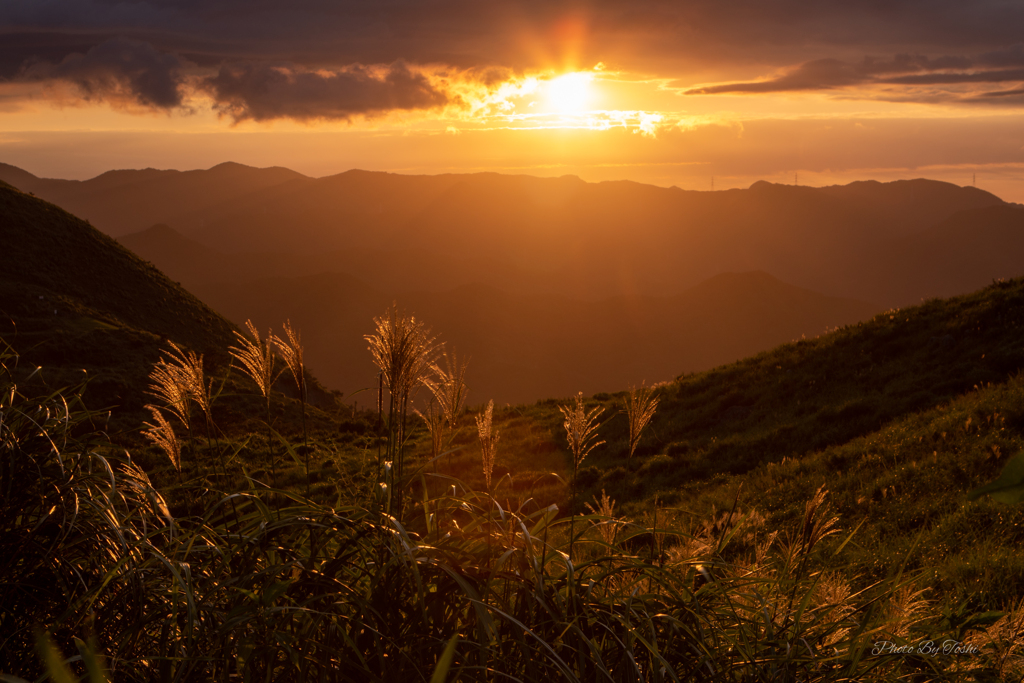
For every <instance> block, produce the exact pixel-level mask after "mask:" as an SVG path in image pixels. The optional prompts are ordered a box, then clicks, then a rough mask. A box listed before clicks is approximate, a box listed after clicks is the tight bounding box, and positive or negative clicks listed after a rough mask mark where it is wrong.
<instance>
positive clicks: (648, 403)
mask: <svg viewBox="0 0 1024 683" xmlns="http://www.w3.org/2000/svg"><path fill="white" fill-rule="evenodd" d="M658 400H659V399H658V398H656V397H655V396H654V389H652V388H651V387H646V386H643V385H640V387H639V388H637V387H633V388H632V389H630V391H629V396H627V397H626V401H625V413H626V417H627V418H628V419H629V458H628V459H627V462H630V461H632V459H633V454H634V453H635V452H636V447H637V445H638V444H639V443H640V435H641V434H642V433H643V431H644V427H646V426H647V424H648V423H649V422H650V421H651V418H652V417H654V411H655V410H657V408H658Z"/></svg>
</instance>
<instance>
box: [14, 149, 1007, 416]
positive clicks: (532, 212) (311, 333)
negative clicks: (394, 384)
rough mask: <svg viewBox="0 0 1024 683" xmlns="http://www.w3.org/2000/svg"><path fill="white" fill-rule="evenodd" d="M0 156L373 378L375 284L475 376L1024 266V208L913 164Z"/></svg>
mask: <svg viewBox="0 0 1024 683" xmlns="http://www.w3.org/2000/svg"><path fill="white" fill-rule="evenodd" d="M0 179H2V180H5V181H6V182H9V183H11V184H13V185H17V184H19V183H20V185H21V188H22V189H24V190H25V191H27V192H33V193H35V194H36V195H37V196H39V197H42V198H44V199H47V200H49V201H53V202H55V203H57V204H59V205H62V206H64V207H65V208H67V209H68V210H69V211H72V212H75V213H78V214H79V215H82V216H84V217H86V218H88V219H89V220H90V221H91V222H92V223H93V224H94V225H95V226H96V227H97V228H99V229H100V230H103V231H104V232H107V233H108V234H110V235H113V236H115V237H117V238H118V239H119V240H120V241H121V243H122V244H124V245H125V246H127V247H128V248H130V249H132V250H133V251H134V252H136V253H137V254H139V255H140V256H142V257H143V258H145V259H147V260H149V261H151V262H152V263H154V264H155V265H156V266H157V267H159V268H160V269H161V270H162V271H164V272H165V273H167V274H168V275H169V276H170V277H171V278H173V279H175V280H177V281H179V282H181V283H182V284H183V285H184V286H185V287H186V288H187V289H188V290H189V291H191V292H193V293H194V294H196V295H197V296H198V297H199V298H200V299H202V300H203V301H204V302H206V303H208V304H209V305H211V306H212V307H213V308H214V309H216V310H218V311H219V312H221V313H223V314H224V315H226V316H227V317H228V318H229V319H231V320H233V321H234V322H235V323H236V324H237V325H242V324H243V323H244V322H245V321H246V320H248V319H251V320H252V321H254V322H255V323H256V325H257V327H258V328H259V329H266V328H268V327H270V326H276V325H279V324H280V321H283V320H286V319H290V320H292V322H293V323H294V324H295V325H297V326H298V327H299V328H300V329H302V330H303V332H304V335H305V339H306V342H307V345H308V348H309V360H310V365H311V367H313V368H315V370H316V372H317V374H318V377H319V378H320V379H321V381H323V382H324V383H325V384H326V385H327V386H329V387H332V388H335V389H339V390H341V391H343V392H346V393H351V392H353V391H356V390H358V389H361V388H364V387H369V386H372V385H373V384H374V381H375V375H374V370H373V368H372V366H371V364H370V363H369V360H368V359H367V357H366V353H365V343H364V342H363V341H362V339H361V338H362V335H363V334H365V333H367V331H368V330H369V326H370V321H371V320H372V318H373V317H374V316H376V315H379V313H380V311H382V310H384V308H386V307H387V306H388V305H389V304H390V303H392V302H397V303H398V304H399V306H400V307H401V308H402V309H403V310H406V311H408V312H409V313H413V314H415V315H417V316H418V317H420V318H421V319H423V320H425V321H427V322H428V324H430V325H431V326H432V327H433V328H434V329H435V330H436V331H437V332H439V333H440V337H439V339H440V340H442V341H445V342H446V343H447V345H448V347H449V348H451V349H454V350H456V351H457V352H459V353H462V354H465V355H467V356H469V357H470V358H471V359H472V362H471V366H470V379H471V380H472V385H473V387H474V400H475V401H484V400H486V399H491V398H493V399H495V400H496V401H498V402H499V403H523V402H530V401H534V400H537V399H540V398H544V397H549V396H567V395H571V394H573V393H574V392H575V391H580V390H582V391H584V392H585V393H588V394H589V393H594V392H600V391H614V390H616V389H617V388H621V387H623V386H631V385H635V384H639V383H641V382H648V383H653V382H659V381H664V380H668V379H672V378H673V377H675V376H676V375H678V374H679V373H680V372H694V371H699V370H704V369H708V368H711V367H714V366H716V365H721V364H724V363H729V362H732V361H734V360H738V359H740V358H743V357H746V356H749V355H752V354H755V353H757V352H759V351H762V350H766V349H769V348H772V347H773V346H776V345H778V344H780V343H784V342H787V341H790V340H792V339H799V338H801V337H808V336H816V335H819V334H821V333H823V332H825V331H826V330H827V329H831V328H835V327H838V326H842V325H847V324H850V323H854V322H857V321H860V320H865V319H867V318H869V317H870V316H871V315H873V314H874V313H877V312H879V311H882V310H885V309H888V308H893V307H900V306H906V305H908V304H913V303H918V302H920V301H921V300H924V299H927V298H932V297H937V296H951V295H955V294H961V293H966V292H969V291H972V290H974V289H976V288H978V287H980V286H983V285H985V284H987V283H989V282H991V281H992V280H993V279H996V278H1010V277H1014V276H1016V275H1020V274H1022V273H1024V265H1022V264H1024V259H1022V258H1021V257H1022V256H1024V209H1022V208H1021V207H1019V206H1017V205H1014V204H1007V203H1005V202H1003V201H1001V200H1000V199H999V198H998V197H995V196H994V195H992V194H990V193H987V192H984V191H982V190H977V189H975V188H971V187H957V186H954V185H950V184H948V183H941V182H936V181H928V180H913V181H899V182H892V183H877V182H858V183H854V184H851V185H846V186H835V187H825V188H810V187H797V186H787V185H773V184H770V183H765V182H759V183H756V184H755V185H754V186H752V187H751V188H749V189H747V190H727V191H720V192H693V191H683V190H679V189H677V188H658V187H653V186H649V185H642V184H638V183H630V182H605V183H585V182H583V181H581V180H579V179H578V178H574V177H563V178H534V177H530V176H505V175H499V174H475V175H442V176H403V175H396V174H386V173H370V172H365V171H349V172H347V173H343V174H340V175H337V176H331V177H326V178H308V177H305V176H302V175H301V174H298V173H295V172H291V171H288V170H286V169H281V168H269V169H256V168H249V167H245V166H241V165H238V164H222V165H220V166H217V167H214V168H212V169H210V170H206V171H188V172H177V171H154V170H141V171H114V172H109V173H105V174H103V175H101V176H98V177H96V178H93V179H91V180H87V181H66V180H52V179H42V178H36V177H35V176H32V175H31V174H28V173H26V172H24V171H21V170H20V169H16V168H13V167H10V166H4V167H2V168H0Z"/></svg>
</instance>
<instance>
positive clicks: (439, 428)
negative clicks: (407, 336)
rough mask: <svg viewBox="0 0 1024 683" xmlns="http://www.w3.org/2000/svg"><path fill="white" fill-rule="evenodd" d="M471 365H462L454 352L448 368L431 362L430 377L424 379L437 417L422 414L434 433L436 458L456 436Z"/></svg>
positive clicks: (431, 433)
mask: <svg viewBox="0 0 1024 683" xmlns="http://www.w3.org/2000/svg"><path fill="white" fill-rule="evenodd" d="M468 365H469V363H467V362H466V361H465V360H463V361H462V362H461V363H460V362H459V360H458V358H456V356H455V354H454V353H453V354H452V355H450V356H449V355H448V354H447V353H445V354H444V367H443V368H442V367H441V365H440V363H431V364H430V375H427V376H425V377H424V378H423V379H422V382H423V385H424V386H425V387H427V389H429V390H430V393H431V394H433V397H434V400H433V401H431V405H430V407H429V408H428V410H436V415H431V414H428V415H423V414H422V413H421V414H420V417H422V418H423V420H424V421H425V422H426V423H427V428H428V429H429V430H430V436H431V444H432V457H433V458H436V457H437V456H439V455H440V454H441V452H442V451H443V450H444V448H445V447H446V446H447V445H448V443H450V442H451V439H452V436H453V435H454V433H455V427H456V423H457V422H458V420H459V415H461V414H462V408H463V405H464V404H465V403H466V394H467V391H466V368H467V366H468ZM435 404H436V408H435Z"/></svg>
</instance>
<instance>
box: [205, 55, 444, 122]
mask: <svg viewBox="0 0 1024 683" xmlns="http://www.w3.org/2000/svg"><path fill="white" fill-rule="evenodd" d="M202 87H203V88H204V89H206V90H208V91H209V92H210V94H211V95H213V97H214V99H215V100H216V102H217V105H216V106H217V108H218V109H219V110H220V111H222V112H223V113H225V114H228V115H230V116H231V117H232V118H234V119H235V120H236V121H241V120H245V119H255V120H257V121H262V120H267V119H277V118H286V117H287V118H292V119H299V120H310V119H348V118H351V117H352V116H354V115H371V116H372V115H374V114H381V113H384V112H388V111H392V110H403V109H404V110H409V109H432V108H436V107H441V106H443V105H445V104H448V103H449V101H450V100H449V97H448V96H447V95H446V94H445V93H444V92H442V91H440V90H439V89H437V88H435V87H434V86H432V85H431V84H430V82H429V81H428V80H427V78H425V77H424V76H423V75H421V74H417V73H414V72H412V71H410V69H409V68H408V67H407V66H406V65H405V64H402V63H401V62H397V63H395V64H392V65H390V66H388V67H386V68H384V69H371V68H369V67H366V66H362V65H354V66H349V67H346V68H345V69H344V70H341V71H322V70H318V71H310V70H306V69H303V68H301V67H296V66H294V65H271V64H226V65H224V66H222V67H221V69H220V71H219V72H218V73H217V75H216V76H212V77H210V78H208V79H206V80H205V81H204V82H203V84H202Z"/></svg>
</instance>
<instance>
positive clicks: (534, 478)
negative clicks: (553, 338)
mask: <svg viewBox="0 0 1024 683" xmlns="http://www.w3.org/2000/svg"><path fill="white" fill-rule="evenodd" d="M1022 330H1024V279H1017V280H1013V281H1008V282H999V283H995V284H993V285H991V286H989V287H987V288H985V289H983V290H981V291H978V292H976V293H974V294H971V295H967V296H961V297H957V298H953V299H948V300H932V301H929V302H927V303H925V304H923V305H920V306H915V307H912V308H908V309H901V310H893V311H888V312H886V313H883V314H880V315H878V316H875V317H874V318H873V319H871V320H869V321H866V322H862V323H858V324H855V325H850V326H847V327H843V328H841V329H839V330H836V331H833V332H831V333H830V334H828V335H824V336H822V337H820V338H817V339H808V340H801V341H798V342H794V343H789V344H784V345H782V346H779V347H777V348H775V349H772V350H771V351H767V352H764V353H760V354H757V355H755V356H751V357H748V358H745V359H744V360H742V361H739V362H736V363H731V364H728V365H724V366H721V367H716V368H714V369H712V370H709V371H706V372H701V373H688V374H684V375H681V376H680V377H678V378H677V379H676V380H674V381H672V382H667V383H664V384H662V385H659V387H658V389H657V396H658V397H659V398H660V404H659V406H658V409H657V412H656V414H655V416H654V419H653V420H652V422H651V424H650V426H649V428H648V432H647V433H646V435H645V436H644V438H643V439H642V441H641V443H640V446H639V449H638V451H637V454H636V456H635V457H634V458H633V460H632V462H631V463H628V464H627V462H626V457H627V455H628V430H627V422H626V419H625V417H624V416H623V415H622V414H621V412H620V411H621V408H622V401H623V399H624V396H625V393H624V392H621V391H620V392H617V393H614V394H597V395H596V396H594V397H593V398H592V399H590V400H589V402H588V405H589V406H591V407H603V408H604V413H603V414H602V415H601V417H600V422H601V426H600V427H599V430H598V434H599V438H600V439H602V440H606V441H607V443H606V444H604V445H602V446H601V447H599V448H598V449H596V450H595V451H594V452H593V454H592V455H590V456H589V457H588V458H587V460H586V461H585V463H584V466H583V468H582V470H581V473H580V479H579V483H580V485H581V486H582V487H583V491H584V493H583V496H582V498H583V499H584V500H591V501H593V498H594V497H597V496H600V495H601V493H602V491H604V492H606V493H607V494H608V495H609V496H610V497H611V498H612V499H614V500H616V501H618V502H619V505H620V508H619V509H620V510H621V514H622V515H624V516H626V517H628V518H631V519H637V520H641V523H644V524H649V523H651V522H652V516H651V515H652V508H653V507H654V505H655V504H657V505H658V506H660V507H661V508H663V509H662V511H661V513H660V514H661V519H662V520H663V523H665V524H666V525H667V526H677V525H678V526H681V527H682V528H684V529H687V528H688V529H691V531H693V533H697V532H696V530H699V529H701V528H703V527H702V526H701V525H703V524H705V522H707V523H709V524H710V521H709V520H710V519H711V517H713V516H714V515H716V514H721V513H722V512H723V511H725V510H728V509H729V508H731V507H732V506H733V505H735V504H736V498H737V495H739V506H740V509H741V510H742V512H743V514H746V513H748V512H750V511H751V510H756V511H757V515H759V517H755V519H760V518H763V521H762V522H759V524H762V525H763V526H764V528H765V529H767V530H770V529H779V528H785V527H786V526H787V525H792V524H794V523H796V522H797V521H798V519H799V518H800V516H801V515H802V514H803V508H802V505H803V503H802V501H805V500H807V499H808V498H809V497H810V496H811V495H812V494H813V493H814V491H815V490H816V489H817V488H818V487H819V486H825V487H826V488H827V489H829V490H830V491H831V492H832V500H833V503H834V505H835V507H836V510H837V512H838V513H839V515H840V520H841V524H842V527H843V528H844V529H845V530H847V532H849V531H852V530H853V529H855V528H857V529H858V531H857V533H856V535H855V536H854V539H853V542H852V544H851V545H850V546H849V547H848V549H847V551H846V552H845V554H844V556H843V560H842V561H843V562H845V563H848V564H849V568H848V571H850V572H851V573H852V574H855V575H860V576H861V577H862V578H863V579H864V580H867V579H869V578H870V579H880V578H885V577H886V576H892V575H893V573H894V572H896V571H898V570H899V569H900V567H902V566H906V567H907V568H908V569H909V570H911V571H914V572H922V571H924V572H926V573H925V574H924V576H923V579H922V581H923V583H924V585H929V586H931V587H932V588H933V589H934V590H935V591H936V592H935V593H932V594H931V596H932V598H933V599H937V600H940V601H941V600H952V601H954V602H956V601H960V600H967V601H968V602H969V604H970V605H971V606H972V608H985V609H989V608H1000V609H1001V608H1005V607H1007V606H1008V605H1009V604H1010V603H1012V602H1013V601H1015V600H1016V599H1017V598H1019V596H1021V595H1024V562H1022V561H1021V560H1020V558H1019V555H1018V554H1017V553H1016V550H1015V548H1016V546H1015V544H1017V543H1019V542H1021V541H1024V537H1022V536H1021V529H1024V510H1022V509H1020V508H1019V507H1007V506H1004V505H1000V504H998V503H995V502H994V501H991V500H989V499H982V500H979V501H977V502H968V500H967V497H966V494H967V492H968V491H970V490H972V489H973V488H976V487H978V486H980V485H982V484H984V483H987V482H989V481H992V480H993V479H995V478H996V477H997V476H998V474H999V472H1000V470H1001V469H1002V467H1003V466H1004V464H1005V463H1006V461H1007V459H1008V458H1009V457H1011V456H1013V455H1015V454H1016V453H1018V452H1020V451H1022V450H1024V379H1022V375H1021V369H1022V368H1024V344H1022V343H1021V331H1022ZM471 390H472V387H471ZM565 403H566V401H565V400H554V399H552V400H547V401H541V402H538V403H537V404H536V405H532V406H516V407H510V408H505V409H503V410H501V411H499V412H498V413H496V417H495V429H497V430H498V432H499V433H500V434H501V447H500V452H501V455H500V456H499V458H498V465H497V467H496V471H497V472H498V473H499V474H506V473H507V474H509V475H511V476H512V477H513V480H512V482H511V483H509V484H506V485H507V486H510V487H511V488H510V489H509V491H510V493H509V494H508V495H512V493H511V492H512V491H521V492H522V493H524V494H525V493H526V492H529V493H530V495H533V496H537V497H538V498H539V499H540V501H541V502H542V503H546V502H547V501H548V500H551V499H557V498H556V497H557V495H558V493H559V491H560V488H559V487H558V486H557V485H556V484H555V482H554V480H553V479H551V478H547V477H546V476H545V475H546V472H552V471H553V472H562V473H565V472H566V470H567V469H568V468H569V455H568V454H567V452H566V446H565V443H566V442H565V435H564V430H563V428H562V422H563V416H562V414H561V413H560V412H559V411H558V408H557V407H558V406H559V405H564V404H565ZM422 438H423V437H421V439H422ZM420 444H421V445H420V446H419V447H420V448H421V449H422V448H424V447H425V446H426V444H425V442H423V441H421V442H420ZM459 444H460V445H462V446H463V447H464V448H465V449H466V451H467V452H466V453H465V454H460V455H457V456H455V458H454V459H453V461H452V462H451V463H450V464H449V465H447V466H446V467H445V468H444V469H443V470H442V471H443V472H444V473H449V474H455V475H457V476H461V477H465V478H468V479H470V480H476V479H478V478H479V476H480V475H479V461H478V459H479V455H478V452H479V449H478V447H477V446H476V443H475V434H474V432H473V430H472V423H471V422H468V421H467V424H466V427H465V431H463V432H462V435H461V437H460V439H459ZM496 476H497V475H496ZM715 510H717V511H718V512H717V513H716V512H714V511H715ZM716 528H718V527H716Z"/></svg>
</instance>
